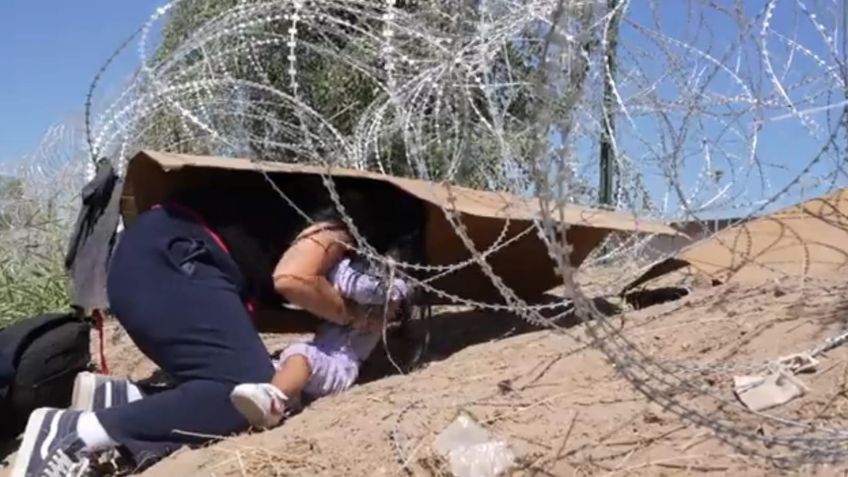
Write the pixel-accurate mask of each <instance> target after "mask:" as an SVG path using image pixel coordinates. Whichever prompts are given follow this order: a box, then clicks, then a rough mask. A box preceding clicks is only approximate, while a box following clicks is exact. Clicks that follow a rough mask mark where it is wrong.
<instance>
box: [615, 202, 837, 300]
mask: <svg viewBox="0 0 848 477" xmlns="http://www.w3.org/2000/svg"><path fill="white" fill-rule="evenodd" d="M684 267H691V268H692V269H693V271H695V272H698V273H702V274H704V275H706V276H707V277H709V278H710V279H711V280H713V281H715V282H719V283H728V282H742V283H753V284H756V283H762V282H765V281H768V280H772V279H777V278H783V277H787V276H788V277H800V276H805V275H806V276H823V275H828V274H832V273H834V272H840V271H844V270H845V269H846V267H848V189H840V190H837V191H834V192H831V193H829V194H827V195H824V196H822V197H818V198H816V199H812V200H808V201H806V202H803V203H801V204H797V205H794V206H791V207H787V208H785V209H783V210H780V211H778V212H776V213H773V214H770V215H767V216H764V217H759V218H756V219H753V220H750V221H747V222H744V223H742V224H739V225H736V226H733V227H730V228H727V229H724V230H722V231H720V232H719V233H717V234H715V235H714V236H712V237H709V238H707V239H704V240H702V241H700V242H697V243H695V244H692V245H691V246H689V247H686V248H685V249H683V250H682V251H681V252H680V253H679V254H677V255H676V256H674V257H671V258H668V259H666V260H663V261H660V262H658V263H656V264H654V265H653V266H652V267H651V268H650V269H648V271H646V272H645V273H644V274H643V275H641V276H640V277H639V278H637V279H636V280H634V281H633V282H631V283H630V284H628V285H627V286H626V287H625V288H624V290H623V291H624V292H626V291H628V290H632V289H634V288H636V287H638V286H640V285H642V284H644V283H646V282H649V281H650V280H653V279H655V278H657V277H659V276H661V275H664V274H666V273H670V272H672V271H675V270H679V269H681V268H684Z"/></svg>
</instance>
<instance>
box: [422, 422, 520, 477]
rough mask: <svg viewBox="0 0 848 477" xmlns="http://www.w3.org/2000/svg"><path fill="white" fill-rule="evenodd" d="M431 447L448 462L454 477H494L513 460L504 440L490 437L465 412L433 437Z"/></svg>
mask: <svg viewBox="0 0 848 477" xmlns="http://www.w3.org/2000/svg"><path fill="white" fill-rule="evenodd" d="M435 448H436V451H437V452H438V453H439V454H441V455H442V457H444V458H445V459H446V460H447V461H448V463H449V464H450V470H451V473H452V474H453V475H454V477H498V476H500V475H503V474H504V472H506V471H507V470H508V469H509V468H510V467H511V466H512V464H513V462H514V461H515V455H514V454H513V452H512V450H511V449H510V448H509V446H508V445H507V443H506V442H504V441H503V440H496V439H492V437H491V436H490V435H489V432H488V431H486V430H485V429H484V428H483V427H482V426H480V425H479V424H477V423H476V422H475V421H474V419H473V418H471V417H470V416H469V415H467V414H460V415H459V416H458V417H457V418H456V419H454V421H453V422H452V423H451V424H450V425H449V426H448V427H447V428H445V430H443V431H442V432H441V433H440V434H439V435H438V436H436V441H435Z"/></svg>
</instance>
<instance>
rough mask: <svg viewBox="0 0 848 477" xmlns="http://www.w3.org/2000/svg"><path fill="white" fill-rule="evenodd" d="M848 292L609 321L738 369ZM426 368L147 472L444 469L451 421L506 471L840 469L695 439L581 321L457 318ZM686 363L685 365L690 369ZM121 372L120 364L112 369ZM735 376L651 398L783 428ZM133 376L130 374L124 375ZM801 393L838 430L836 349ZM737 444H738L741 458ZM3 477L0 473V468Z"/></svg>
mask: <svg viewBox="0 0 848 477" xmlns="http://www.w3.org/2000/svg"><path fill="white" fill-rule="evenodd" d="M845 287H846V286H845V284H843V283H841V282H839V281H827V280H819V281H815V282H808V283H806V284H805V285H803V286H801V285H799V284H797V283H794V284H791V286H790V285H769V286H764V287H758V288H751V287H743V286H722V287H717V288H711V289H705V290H698V291H696V292H695V293H693V294H692V295H690V296H688V297H686V298H683V299H682V300H679V301H676V302H672V303H667V304H663V305H657V306H653V307H650V308H647V309H644V310H640V311H636V312H630V313H627V314H625V315H619V316H616V317H614V318H610V322H611V323H614V324H615V325H616V326H617V327H619V329H620V330H622V332H623V334H624V335H626V336H627V337H628V338H629V339H630V340H632V342H633V343H634V344H636V345H637V346H638V347H639V349H640V350H642V351H643V352H645V353H646V355H647V356H650V357H653V358H655V359H660V360H662V361H664V362H674V363H678V364H680V363H683V364H687V365H694V364H697V363H725V364H726V363H736V364H745V363H752V362H759V361H761V360H768V359H774V358H777V357H779V356H782V355H786V354H789V353H793V352H798V351H802V350H805V349H807V348H810V347H812V346H815V345H816V344H819V343H820V342H821V341H822V340H823V339H824V338H826V337H828V336H831V335H833V334H834V333H837V332H839V331H840V330H842V329H843V327H844V326H845V323H846V321H845V320H846V311H848V301H846V300H848V299H846V298H843V297H844V296H846V295H845ZM436 320H437V325H436V328H435V332H436V334H437V337H438V339H437V342H436V343H435V348H434V355H435V356H436V358H435V361H433V362H432V363H431V364H429V365H428V366H427V367H425V368H424V369H421V370H419V371H416V372H414V373H412V374H409V375H393V376H388V377H383V378H381V379H374V378H375V376H379V374H380V371H381V370H380V367H379V366H376V367H372V369H371V370H370V372H369V374H370V377H369V379H372V381H371V382H367V383H365V384H362V385H359V386H357V387H355V388H354V389H352V390H351V391H349V392H347V393H346V394H344V395H340V396H335V397H330V398H326V399H322V400H320V401H318V402H316V403H315V404H313V405H312V406H311V407H310V408H308V409H307V410H306V411H304V412H303V413H302V414H300V415H298V416H295V417H293V418H292V419H290V420H289V421H288V422H286V423H285V424H284V425H283V426H282V427H280V428H277V429H274V430H271V431H267V432H263V433H256V434H252V435H243V436H239V437H236V438H231V439H227V440H224V441H222V442H219V443H217V444H214V445H211V446H209V447H207V448H204V449H199V450H192V451H188V450H186V451H182V452H179V453H177V454H175V455H173V456H171V457H170V458H168V459H166V460H165V461H163V462H160V463H159V464H157V465H156V466H154V467H152V468H150V469H148V470H147V471H145V472H144V475H148V476H161V477H166V476H168V477H169V476H175V475H179V476H192V475H201V476H213V475H214V476H242V475H257V476H263V475H268V476H271V475H303V476H307V475H309V476H313V475H317V476H322V475H327V476H331V475H332V476H335V475H350V476H359V475H362V476H381V475H385V476H405V475H437V476H438V475H450V474H449V473H448V472H447V470H446V467H445V463H444V461H442V460H441V459H439V458H438V457H437V455H436V453H435V452H434V450H433V448H432V443H433V439H434V437H435V436H436V434H438V432H440V431H441V430H442V429H444V428H445V427H446V426H447V425H448V424H449V423H450V422H451V421H452V419H453V418H454V417H455V416H456V415H457V413H458V412H460V411H466V412H468V413H470V414H472V415H473V416H475V418H476V419H477V420H478V421H479V422H481V423H483V424H484V425H485V426H486V427H487V428H488V429H489V430H490V431H491V432H492V433H493V434H494V435H495V436H497V437H499V438H503V439H505V440H506V441H507V442H508V444H509V445H510V446H511V448H512V449H513V450H514V451H515V453H516V454H517V456H518V459H517V465H516V470H515V475H527V476H531V475H533V476H547V475H554V476H567V475H689V474H693V475H694V474H697V475H781V474H786V475H794V474H797V472H798V471H799V470H800V471H802V472H803V473H815V474H817V475H835V474H841V472H844V471H845V470H848V466H838V465H837V466H827V465H818V466H812V465H808V466H805V467H803V468H802V469H798V468H797V467H780V466H779V464H780V465H783V463H781V462H774V461H770V460H769V459H767V458H765V457H763V456H759V457H758V456H753V455H752V453H760V454H764V455H765V456H772V457H773V456H775V455H778V456H779V455H784V454H786V449H784V448H780V447H771V448H769V447H767V446H765V445H763V444H762V443H759V442H753V443H751V442H749V441H747V440H745V439H743V438H731V439H730V442H729V443H726V442H722V441H721V440H719V439H717V438H716V437H715V435H714V434H713V433H712V432H711V431H710V430H708V429H705V428H703V427H698V426H695V425H693V424H691V423H689V422H687V421H685V420H683V419H681V418H680V417H679V416H678V415H676V414H674V413H672V412H670V411H666V410H664V409H663V408H662V407H660V406H659V405H657V404H655V403H653V402H651V401H650V400H649V399H647V398H646V396H645V395H644V394H642V393H640V392H638V391H637V390H636V389H635V388H634V386H633V385H632V384H631V383H630V382H628V381H627V380H626V379H624V378H623V377H622V374H621V373H619V372H618V371H617V369H616V368H615V367H613V366H611V365H610V363H609V361H608V360H607V359H606V357H605V355H604V354H603V353H602V352H601V351H599V350H598V349H597V348H596V347H590V346H588V344H589V340H588V339H587V334H586V329H585V326H586V325H577V326H574V327H572V328H570V329H568V330H566V331H562V332H554V331H538V330H533V329H532V328H530V327H528V326H525V325H523V323H522V322H521V321H519V320H517V319H515V318H513V317H509V316H503V315H493V314H487V313H474V312H466V313H462V312H455V313H449V314H446V315H442V316H440V317H438V318H437V319H436ZM690 367H691V366H690ZM125 371H126V370H125ZM731 371H732V370H728V369H723V368H722V367H719V366H710V367H707V368H706V369H704V370H697V371H691V370H689V371H687V370H683V371H680V372H679V373H678V376H681V377H683V378H684V381H686V382H689V383H692V384H693V385H697V386H703V387H704V388H705V389H706V390H707V391H708V392H711V393H713V394H714V395H715V396H718V397H720V398H723V399H726V400H727V402H726V403H724V404H721V403H720V402H719V401H717V400H715V399H712V398H708V397H704V396H702V395H700V394H699V393H695V392H693V391H692V389H691V388H687V387H686V386H685V385H683V386H681V385H680V384H679V383H678V384H677V385H676V386H677V387H676V388H673V387H667V388H665V389H664V391H663V392H664V393H665V395H666V396H673V397H674V399H675V400H677V401H678V402H681V403H683V404H684V405H685V406H686V407H687V408H689V409H691V410H694V411H698V412H700V413H704V414H711V415H712V416H713V417H714V418H715V419H717V420H722V421H723V422H725V423H728V422H729V423H730V424H731V425H733V426H738V428H739V429H741V430H743V431H746V432H751V433H754V434H756V433H759V435H767V436H768V435H779V434H781V433H783V432H784V431H783V430H782V427H781V426H779V425H777V424H775V422H774V421H770V420H768V419H765V418H760V417H757V416H754V415H752V414H750V413H744V412H740V411H737V410H735V406H736V405H735V401H734V399H733V395H732V392H731V388H730V383H731V377H732V374H733V373H732V372H731ZM130 372H134V371H133V370H130ZM802 379H803V380H804V382H805V383H806V384H807V385H808V386H809V387H810V389H811V392H810V393H808V394H807V395H805V396H804V397H802V398H800V399H797V400H795V401H793V402H792V403H790V404H788V405H785V406H783V407H780V408H778V409H777V410H775V411H774V414H776V415H778V416H780V417H782V418H785V419H804V420H809V419H814V418H815V419H816V420H817V422H820V423H823V424H825V423H826V424H828V425H830V426H832V427H836V428H840V427H848V422H846V421H848V392H846V388H845V387H844V386H845V385H846V382H848V348H845V347H842V348H837V349H835V350H833V351H831V352H829V353H828V354H827V355H826V356H825V357H823V358H822V362H821V363H820V365H819V367H818V370H817V372H816V373H813V374H809V375H803V376H802ZM734 446H742V447H744V449H743V450H740V449H738V448H736V447H734ZM0 475H3V474H2V472H0Z"/></svg>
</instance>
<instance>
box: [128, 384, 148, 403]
mask: <svg viewBox="0 0 848 477" xmlns="http://www.w3.org/2000/svg"><path fill="white" fill-rule="evenodd" d="M143 397H144V395H143V394H141V389H139V388H138V386H136V385H135V384H132V383H127V401H128V402H135V401H138V400H140V399H141V398H143Z"/></svg>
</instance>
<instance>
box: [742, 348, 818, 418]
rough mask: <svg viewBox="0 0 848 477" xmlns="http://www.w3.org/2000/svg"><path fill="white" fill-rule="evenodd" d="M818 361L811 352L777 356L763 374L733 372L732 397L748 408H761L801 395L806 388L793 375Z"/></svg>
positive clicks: (756, 409) (777, 404)
mask: <svg viewBox="0 0 848 477" xmlns="http://www.w3.org/2000/svg"><path fill="white" fill-rule="evenodd" d="M818 364H819V361H818V360H817V359H816V358H813V355H812V354H811V353H796V354H790V355H788V356H784V357H782V358H779V359H778V360H777V361H776V362H775V363H774V365H773V366H771V369H770V370H769V372H768V373H766V374H759V375H752V376H734V377H733V388H734V393H735V394H736V397H737V398H738V399H739V400H740V401H742V404H744V405H745V406H746V407H747V408H748V409H751V410H752V411H764V410H766V409H770V408H773V407H776V406H780V405H782V404H786V403H788V402H789V401H791V400H793V399H795V398H797V397H800V396H803V395H804V393H806V392H808V391H809V390H810V389H809V388H808V387H807V386H806V385H805V384H804V383H803V382H802V381H801V380H800V379H798V378H797V377H795V375H796V374H799V373H810V372H813V371H815V370H816V366H818Z"/></svg>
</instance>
